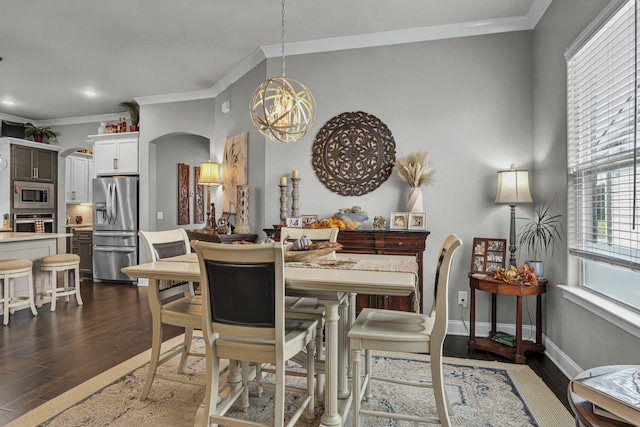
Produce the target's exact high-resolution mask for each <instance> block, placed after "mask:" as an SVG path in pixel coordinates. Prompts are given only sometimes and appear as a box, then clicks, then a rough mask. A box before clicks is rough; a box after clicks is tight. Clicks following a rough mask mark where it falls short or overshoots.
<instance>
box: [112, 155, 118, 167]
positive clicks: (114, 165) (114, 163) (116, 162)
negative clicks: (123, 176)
mask: <svg viewBox="0 0 640 427" xmlns="http://www.w3.org/2000/svg"><path fill="white" fill-rule="evenodd" d="M113 168H114V169H118V159H117V158H114V159H113Z"/></svg>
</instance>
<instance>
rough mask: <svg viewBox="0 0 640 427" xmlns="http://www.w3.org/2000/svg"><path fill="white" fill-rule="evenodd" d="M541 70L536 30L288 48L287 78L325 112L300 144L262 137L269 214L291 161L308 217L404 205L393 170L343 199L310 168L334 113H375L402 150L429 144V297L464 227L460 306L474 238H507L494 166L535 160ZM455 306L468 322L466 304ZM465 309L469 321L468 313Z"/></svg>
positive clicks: (483, 299) (484, 314)
mask: <svg viewBox="0 0 640 427" xmlns="http://www.w3.org/2000/svg"><path fill="white" fill-rule="evenodd" d="M269 62H270V68H272V69H273V70H272V73H271V74H276V73H278V71H279V68H278V67H279V61H278V60H277V59H273V60H271V61H269ZM532 69H533V66H532V33H531V32H514V33H507V34H499V35H487V36H480V37H468V38H458V39H451V40H441V41H433V42H422V43H412V44H405V45H399V46H390V47H376V48H368V49H359V50H350V51H339V52H329V53H320V54H314V55H304V56H294V57H287V76H290V77H292V78H297V79H299V80H301V81H302V82H303V83H304V84H305V85H307V86H308V87H309V89H310V90H311V91H312V92H313V94H314V96H315V99H316V103H317V120H316V124H315V125H314V127H313V129H312V130H311V132H309V134H307V135H306V136H305V137H304V138H303V139H302V140H300V141H299V142H294V143H289V144H278V143H274V142H271V141H268V142H266V143H265V146H266V150H267V151H266V163H267V165H268V167H267V172H266V175H265V193H266V194H267V195H268V197H267V198H266V207H265V214H266V217H265V223H266V224H273V223H276V222H277V221H278V219H279V192H278V183H279V177H280V176H282V175H290V174H291V170H292V169H298V170H299V171H300V176H301V182H300V189H301V195H300V211H301V213H302V214H317V215H319V216H321V217H329V216H331V215H332V214H334V213H335V212H337V210H338V209H339V208H343V207H351V206H353V205H359V206H361V207H362V208H363V209H364V210H365V211H367V212H368V214H369V217H370V218H371V219H373V217H374V216H376V215H383V216H385V217H387V219H388V218H389V214H390V212H395V211H405V210H406V207H407V193H408V190H409V187H408V186H407V185H406V184H404V183H403V182H401V181H400V180H398V179H396V177H395V173H394V174H393V175H392V176H391V177H390V178H389V180H388V181H386V182H385V183H384V184H383V185H382V186H380V187H379V188H378V189H376V190H375V191H374V192H372V193H369V194H367V195H364V196H361V197H344V196H341V195H338V194H335V193H332V192H330V191H329V190H327V189H326V188H325V187H324V186H323V185H322V184H321V183H320V181H319V180H318V179H317V178H316V177H315V174H314V171H313V169H312V165H311V147H312V144H313V141H314V138H315V135H316V133H317V132H318V130H319V129H320V128H321V127H322V126H323V125H324V124H325V123H326V122H327V121H328V120H329V119H331V118H332V117H334V116H336V115H338V114H341V113H343V112H348V111H359V110H360V111H364V112H367V113H369V114H373V115H375V116H376V117H378V118H379V119H380V120H382V121H383V122H384V123H386V124H387V126H388V127H389V129H390V130H391V132H392V133H393V136H394V139H395V142H396V155H397V156H398V157H403V156H406V155H407V154H408V153H410V152H414V151H418V150H423V151H424V150H426V151H429V156H428V159H429V160H431V161H432V162H433V167H434V168H435V170H436V174H437V175H436V179H437V182H436V184H435V185H433V186H431V187H428V188H424V189H423V195H424V207H425V210H426V211H427V215H428V219H427V223H428V229H429V230H430V231H431V235H430V236H429V238H428V240H427V250H426V253H425V277H424V281H425V290H424V295H423V297H424V301H425V304H426V305H425V306H426V307H429V306H430V304H431V300H432V298H431V295H432V293H433V291H432V283H433V277H434V270H435V262H436V252H437V250H438V248H439V247H440V244H441V243H442V241H443V240H444V238H445V237H446V235H447V234H449V233H456V234H458V236H459V237H460V238H461V239H462V240H463V242H464V244H465V245H464V246H463V247H462V248H461V249H460V250H459V253H458V255H457V256H456V258H455V259H454V265H453V273H452V276H451V278H452V286H451V293H450V295H451V298H450V302H451V303H452V304H456V301H455V297H454V296H455V295H457V291H458V290H465V291H468V289H469V284H468V278H467V273H468V271H469V266H470V263H471V244H472V241H473V238H474V237H498V238H500V237H502V238H508V234H509V207H508V206H504V205H496V204H495V203H494V199H495V194H496V185H497V176H496V172H497V171H498V170H503V169H508V168H509V165H510V164H511V163H515V164H516V165H517V166H518V167H520V168H526V169H531V166H532V153H533V150H532V142H533V125H532V117H533V104H532V80H533V79H532ZM367 225H368V226H371V220H370V221H369V222H368V224H367ZM478 300H479V301H478V317H479V318H480V320H483V321H488V315H489V308H488V303H489V295H478ZM513 306H514V304H512V303H511V302H510V300H509V303H508V304H504V305H501V310H500V313H499V319H498V320H499V321H500V322H505V323H513V322H514V316H515V311H514V310H513ZM452 307H456V308H457V305H455V306H452ZM452 313H453V316H454V319H457V320H459V319H460V316H459V312H458V310H457V309H454V310H452ZM462 318H463V319H465V320H468V310H465V311H464V313H463V315H462Z"/></svg>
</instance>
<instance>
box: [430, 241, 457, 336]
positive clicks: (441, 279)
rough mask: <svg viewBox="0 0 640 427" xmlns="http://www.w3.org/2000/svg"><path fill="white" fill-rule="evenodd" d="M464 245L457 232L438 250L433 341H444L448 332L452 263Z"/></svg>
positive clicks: (432, 314)
mask: <svg viewBox="0 0 640 427" xmlns="http://www.w3.org/2000/svg"><path fill="white" fill-rule="evenodd" d="M461 245H462V240H460V239H459V238H458V236H456V235H455V234H450V235H448V236H447V237H446V239H445V240H444V242H443V243H442V246H441V247H440V251H439V252H438V265H437V267H436V276H435V285H434V297H433V305H432V306H431V312H430V313H429V316H431V317H435V324H434V327H433V331H432V332H431V339H432V341H433V342H442V341H444V337H445V336H446V334H447V323H448V322H447V319H448V318H449V304H448V298H449V295H448V294H449V276H450V273H451V263H452V261H453V255H454V253H455V252H456V250H457V249H458V248H459V247H460V246H461Z"/></svg>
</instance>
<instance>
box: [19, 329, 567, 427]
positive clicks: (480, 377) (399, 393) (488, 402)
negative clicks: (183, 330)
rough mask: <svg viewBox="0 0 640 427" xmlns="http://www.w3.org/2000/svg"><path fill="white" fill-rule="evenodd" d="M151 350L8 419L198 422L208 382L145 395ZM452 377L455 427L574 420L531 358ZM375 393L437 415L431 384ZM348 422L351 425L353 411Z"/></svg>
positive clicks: (468, 363) (384, 402) (402, 373)
mask: <svg viewBox="0 0 640 427" xmlns="http://www.w3.org/2000/svg"><path fill="white" fill-rule="evenodd" d="M181 339H182V337H176V338H174V339H172V340H170V341H167V342H166V343H164V345H163V349H164V350H165V351H166V350H168V349H170V348H174V347H175V346H176V345H178V343H179V342H180V341H181ZM203 344H204V342H203V340H202V338H199V337H198V338H196V339H194V349H195V350H197V349H198V348H200V349H201V348H202V347H203ZM149 354H150V351H147V352H144V353H141V354H140V355H138V356H136V357H134V358H132V359H130V360H128V361H126V362H124V363H122V364H120V365H118V366H116V367H114V368H112V369H110V370H109V371H107V372H105V373H103V374H101V375H99V376H97V377H95V378H93V379H91V380H89V381H87V382H85V383H83V384H81V385H80V386H78V387H76V388H74V389H72V390H70V391H68V392H67V393H65V394H63V395H61V396H58V397H56V398H54V399H52V400H50V401H48V402H46V403H45V404H43V405H41V406H40V407H38V408H36V409H34V410H33V411H31V412H29V413H27V414H25V415H24V416H22V417H21V418H19V419H17V420H15V421H13V422H12V423H10V424H9V425H8V426H65V427H68V426H127V427H129V426H136V427H145V426H156V427H157V426H167V427H169V426H170V427H176V426H193V424H194V421H195V414H196V411H197V408H198V406H199V405H200V403H201V402H202V399H203V397H204V388H203V387H198V386H193V385H186V384H181V383H176V382H170V381H165V380H155V381H154V384H153V386H152V388H151V392H150V394H149V397H148V399H147V400H145V401H140V400H139V396H140V392H141V390H142V387H143V385H144V381H145V376H146V373H147V368H148V361H149ZM178 362H179V357H175V358H173V359H172V360H171V361H170V362H168V363H167V364H165V365H163V366H162V367H161V368H160V369H161V370H162V371H164V372H169V373H173V372H176V370H177V365H178ZM204 371H205V364H204V360H203V359H199V358H190V363H189V364H188V367H187V368H186V370H185V375H187V376H189V377H190V378H192V379H202V378H203V377H204V375H203V373H204ZM373 371H374V373H375V372H379V373H381V372H384V373H385V375H386V376H392V377H398V378H408V379H420V380H424V381H430V371H429V357H428V356H422V355H410V357H407V356H406V355H403V354H400V353H378V354H376V356H375V357H374V360H373ZM444 374H445V384H446V389H447V393H448V395H449V398H450V400H451V403H452V405H453V410H454V416H453V417H452V418H451V421H452V424H453V425H454V426H460V427H467V426H468V427H478V426H510V427H515V426H540V427H544V426H549V427H562V426H567V427H570V426H574V425H575V424H574V420H573V417H572V416H571V414H570V413H569V412H568V411H567V409H566V408H565V407H564V406H563V405H562V403H561V402H560V401H559V400H558V399H557V398H556V397H555V395H554V394H553V393H552V392H551V391H550V390H549V389H548V388H547V386H546V385H545V384H544V383H543V382H542V380H541V379H540V378H539V377H538V376H537V375H536V374H535V373H534V372H533V371H532V370H531V369H530V368H529V367H528V366H526V365H513V364H508V363H500V362H487V361H478V360H469V359H455V358H445V366H444ZM373 384H374V387H373V393H374V398H373V399H371V400H370V401H369V402H366V403H365V406H367V407H369V408H375V409H376V410H383V411H389V412H404V411H411V412H414V413H417V414H423V415H429V416H434V417H436V416H437V413H436V411H435V404H434V403H433V398H432V395H431V394H430V393H431V392H430V390H417V389H412V388H407V387H406V386H402V385H396V384H387V383H379V382H378V383H376V382H374V383H373ZM272 397H273V395H272V394H271V392H270V390H269V389H265V391H264V393H263V394H262V396H261V397H260V398H258V397H257V395H256V394H255V392H254V391H253V390H252V392H251V396H250V404H251V406H250V408H249V411H248V413H247V414H242V413H241V411H240V410H239V409H238V408H235V407H232V408H231V409H230V413H231V412H234V411H235V412H237V413H238V414H237V415H238V416H239V417H243V418H244V417H246V418H248V419H251V420H254V421H260V422H272V419H273V416H272V414H273V410H272V408H273V402H274V400H273V399H272ZM297 397H299V396H295V395H293V394H291V395H289V394H288V397H287V398H288V399H289V401H288V404H290V405H291V407H293V408H295V407H296V401H297V400H296V398H297ZM322 412H323V406H322V404H317V405H316V414H317V416H316V419H315V420H314V421H313V422H307V421H306V420H305V418H304V416H303V417H301V419H300V420H298V423H297V424H296V426H304V427H308V426H317V425H319V423H320V415H321V414H322ZM345 425H346V426H350V425H351V415H349V416H348V417H347V421H346V424H345ZM363 425H366V426H402V425H407V426H408V425H415V424H414V423H408V422H398V421H395V420H387V419H380V418H370V417H364V418H363Z"/></svg>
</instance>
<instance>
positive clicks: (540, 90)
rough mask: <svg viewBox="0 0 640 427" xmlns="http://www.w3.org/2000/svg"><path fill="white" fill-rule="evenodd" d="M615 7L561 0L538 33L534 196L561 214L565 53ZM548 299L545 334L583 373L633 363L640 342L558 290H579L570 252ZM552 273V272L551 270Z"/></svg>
mask: <svg viewBox="0 0 640 427" xmlns="http://www.w3.org/2000/svg"><path fill="white" fill-rule="evenodd" d="M608 3H609V2H608V1H606V0H560V1H559V0H556V1H554V2H553V3H551V6H550V7H549V9H548V10H547V12H546V14H545V16H544V17H543V18H542V20H541V21H540V23H539V24H538V26H537V27H536V29H535V31H534V46H535V48H534V51H533V54H534V128H535V132H534V145H533V147H534V161H535V163H534V168H535V170H536V174H535V175H534V191H535V193H536V194H537V195H538V196H540V197H541V198H542V199H541V200H544V199H546V200H551V199H552V198H553V196H554V194H555V193H556V192H557V193H558V203H557V204H556V206H555V208H556V210H557V213H560V214H562V215H564V217H563V219H564V220H565V225H566V218H567V209H566V200H567V194H566V182H567V179H566V161H567V155H566V150H567V143H566V141H567V125H566V123H567V115H566V106H567V104H566V63H565V59H564V51H565V49H566V48H567V47H568V46H569V45H570V44H571V42H572V41H573V40H574V39H575V38H576V37H577V36H578V35H579V34H580V33H581V32H582V30H583V29H584V28H585V27H586V26H587V25H588V24H589V23H590V22H591V21H592V20H593V19H594V18H595V17H596V16H597V15H598V13H600V11H601V10H602V9H604V7H605V6H606V5H607V4H608ZM556 255H557V256H556V257H554V259H553V262H552V265H551V268H550V271H549V273H550V274H549V277H550V279H551V280H550V282H551V284H552V285H551V287H550V288H549V289H548V291H547V292H548V294H547V296H546V299H545V302H546V316H545V317H544V318H545V328H544V332H545V334H546V335H547V336H548V337H549V338H550V339H551V341H553V343H554V344H555V345H557V346H558V347H559V348H560V349H561V350H562V351H563V352H564V353H565V354H566V355H567V356H568V357H569V358H570V359H571V360H573V362H575V363H576V364H578V365H579V366H580V367H581V368H582V369H588V368H591V367H594V366H598V365H609V364H633V363H636V362H637V359H638V357H637V355H638V353H640V340H639V339H638V338H636V337H634V336H632V335H630V334H628V333H627V332H624V331H623V330H622V329H620V328H618V327H616V326H614V325H612V324H611V323H609V322H607V321H604V320H603V319H601V318H600V317H598V316H596V315H594V314H592V313H591V312H589V311H586V310H585V309H583V308H581V307H579V306H577V305H576V304H574V303H572V302H569V301H567V300H566V299H564V298H563V296H562V291H561V290H560V289H558V288H557V285H575V284H576V283H575V278H574V276H575V275H574V274H571V273H570V272H568V271H567V251H566V247H565V250H560V251H556ZM545 270H546V267H545Z"/></svg>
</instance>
